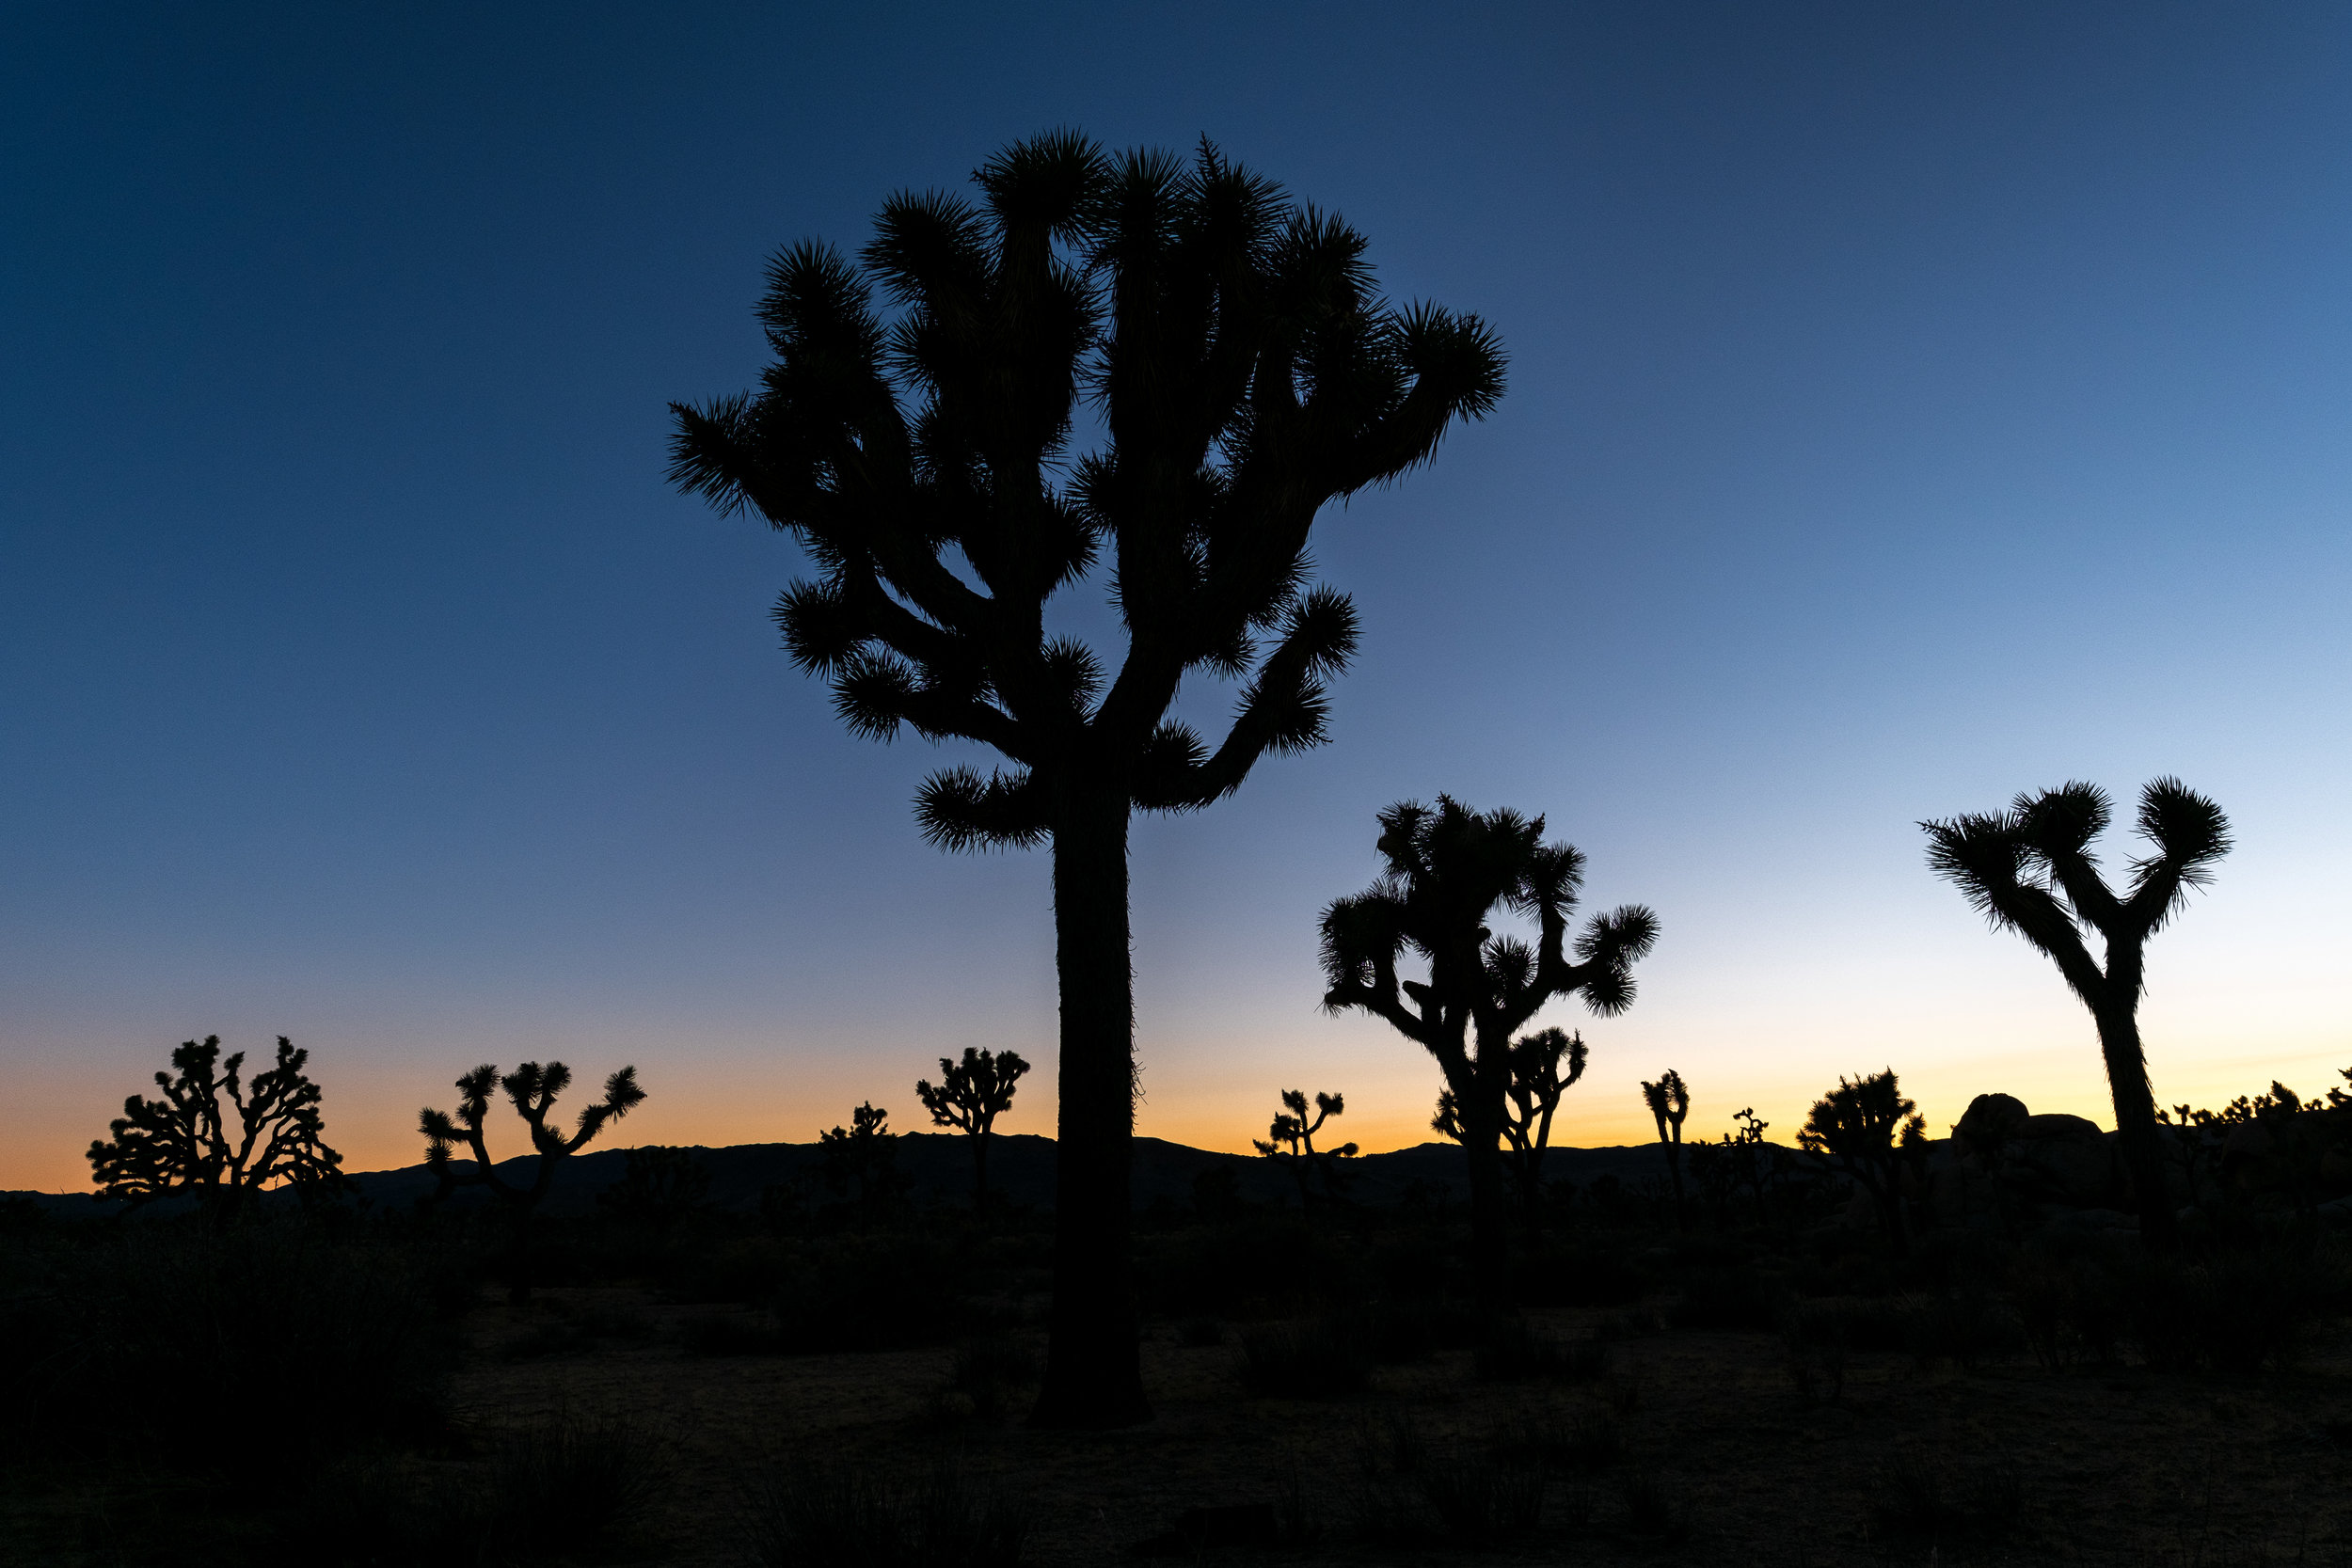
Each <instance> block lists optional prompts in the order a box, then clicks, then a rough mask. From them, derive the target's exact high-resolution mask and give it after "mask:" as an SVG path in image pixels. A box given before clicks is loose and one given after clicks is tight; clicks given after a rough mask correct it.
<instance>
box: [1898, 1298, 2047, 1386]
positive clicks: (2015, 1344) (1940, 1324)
mask: <svg viewBox="0 0 2352 1568" xmlns="http://www.w3.org/2000/svg"><path fill="white" fill-rule="evenodd" d="M1903 1322H1904V1337H1905V1338H1906V1340H1907V1341H1908V1345H1909V1349H1910V1351H1911V1354H1912V1358H1913V1359H1914V1360H1915V1361H1916V1362H1917V1363H1918V1364H1919V1365H1920V1366H1922V1367H1926V1366H1931V1365H1933V1364H1934V1363H1936V1362H1938V1361H1948V1362H1950V1363H1951V1364H1952V1365H1954V1366H1956V1367H1960V1368H1963V1369H1968V1370H1973V1369H1974V1368H1975V1367H1976V1365H1977V1363H1978V1362H1979V1361H1981V1360H1982V1359H1983V1358H1984V1357H1986V1356H1987V1355H1992V1354H1997V1353H2000V1352H2003V1351H2012V1350H2016V1349H2018V1348H2020V1347H2021V1346H2023V1345H2024V1344H2025V1342H2026V1338H2025V1334H2024V1331H2023V1330H2022V1329H2021V1328H2020V1327H2019V1324H2018V1320H2017V1318H2016V1317H2015V1316H2014V1315H2013V1314H2012V1313H2010V1311H2009V1310H2008V1309H2007V1308H2005V1307H2002V1305H2001V1304H2000V1303H1999V1302H1998V1301H1996V1300H1994V1298H1993V1296H1992V1295H1991V1294H1990V1293H1989V1292H1987V1291H1983V1290H1981V1289H1978V1288H1974V1287H1970V1286H1956V1287H1954V1288H1952V1289H1949V1290H1945V1291H1937V1292H1936V1293H1935V1294H1933V1295H1928V1296H1915V1297H1913V1298H1911V1299H1910V1300H1908V1301H1906V1302H1905V1303H1904V1304H1903Z"/></svg>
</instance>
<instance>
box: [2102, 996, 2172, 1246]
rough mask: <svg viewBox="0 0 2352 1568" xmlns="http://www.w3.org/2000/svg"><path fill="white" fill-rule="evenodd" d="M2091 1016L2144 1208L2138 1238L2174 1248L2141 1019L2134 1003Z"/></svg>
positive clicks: (2118, 1130) (2118, 1132)
mask: <svg viewBox="0 0 2352 1568" xmlns="http://www.w3.org/2000/svg"><path fill="white" fill-rule="evenodd" d="M2092 1016H2093V1017H2094V1018H2095V1019H2096V1021H2097V1022H2098V1025H2099V1053H2100V1054H2101V1055H2103V1056H2105V1057H2106V1064H2107V1092H2108V1094H2109V1095H2110V1096H2111V1097H2112V1099H2113V1101H2114V1103H2115V1141H2116V1142H2117V1143H2118V1144H2119V1145H2121V1146H2122V1154H2123V1168H2124V1169H2125V1170H2126V1171H2128V1172H2129V1173H2130V1174H2131V1179H2132V1197H2133V1200H2134V1203H2135V1205H2136V1206H2137V1208H2138V1210H2139V1238H2140V1241H2141V1242H2142V1243H2144V1244H2146V1245H2147V1246H2150V1247H2153V1248H2156V1249H2158V1250H2169V1248H2170V1247H2171V1246H2172V1244H2173V1242H2174V1240H2175V1236H2174V1231H2175V1229H2176V1226H2175V1223H2174V1220H2173V1214H2172V1198H2171V1195H2170V1194H2169V1193H2168V1192H2167V1191H2166V1190H2165V1182H2164V1148H2163V1146H2162V1145H2161V1144H2160V1143H2159V1142H2158V1141H2157V1139H2158V1137H2159V1134H2158V1132H2156V1096H2155V1091H2154V1090H2153V1088H2151V1087H2150V1086H2149V1084H2148V1058H2147V1056H2146V1054H2145V1053H2143V1052H2142V1051H2141V1050H2140V1044H2139V1022H2138V1020H2137V1019H2136V1018H2134V1017H2133V1016H2132V1013H2131V1011H2130V1010H2129V1009H2126V1008H2123V1007H2118V1006H2107V1007H2103V1008H2101V1009H2099V1010H2098V1011H2097V1012H2096V1013H2094V1014H2093V1015H2092Z"/></svg>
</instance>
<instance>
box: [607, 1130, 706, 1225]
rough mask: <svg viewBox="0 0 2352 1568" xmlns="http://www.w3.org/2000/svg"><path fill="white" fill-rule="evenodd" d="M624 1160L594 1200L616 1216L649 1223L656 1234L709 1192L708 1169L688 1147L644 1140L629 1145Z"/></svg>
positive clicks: (694, 1207) (685, 1212)
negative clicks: (625, 1163) (641, 1143)
mask: <svg viewBox="0 0 2352 1568" xmlns="http://www.w3.org/2000/svg"><path fill="white" fill-rule="evenodd" d="M709 1193H710V1172H709V1171H708V1170H707V1168H705V1167H704V1165H703V1163H702V1162H701V1161H700V1160H697V1159H695V1158H694V1154H693V1151H692V1150H691V1149H685V1148H663V1147H662V1146H661V1145H660V1144H646V1145H644V1146H643V1147H642V1148H632V1149H630V1150H629V1151H628V1166H627V1168H626V1169H625V1170H624V1171H623V1172H622V1175H621V1179H620V1180H618V1181H615V1182H614V1183H612V1185H611V1186H610V1187H607V1188H606V1189H605V1190H604V1191H602V1192H600V1193H598V1194H597V1195H596V1203H597V1205H598V1206H599V1207H600V1208H602V1209H603V1210H604V1211H605V1212H608V1213H610V1214H612V1216H613V1217H614V1218H616V1219H623V1220H629V1221H633V1222H635V1223H637V1224H640V1225H644V1226H648V1227H651V1228H652V1230H653V1233H654V1234H655V1235H656V1236H657V1237H661V1238H664V1239H666V1238H667V1237H668V1236H669V1234H670V1232H671V1231H673V1230H675V1229H676V1228H677V1226H678V1222H679V1221H681V1220H683V1219H685V1218H686V1216H687V1215H689V1214H691V1213H692V1212H694V1211H695V1210H697V1209H699V1208H701V1207H702V1203H703V1199H704V1198H705V1197H707V1196H709Z"/></svg>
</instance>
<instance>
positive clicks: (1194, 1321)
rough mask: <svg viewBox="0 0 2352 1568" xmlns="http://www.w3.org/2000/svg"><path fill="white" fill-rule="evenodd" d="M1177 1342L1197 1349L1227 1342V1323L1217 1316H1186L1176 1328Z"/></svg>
mask: <svg viewBox="0 0 2352 1568" xmlns="http://www.w3.org/2000/svg"><path fill="white" fill-rule="evenodd" d="M1176 1342H1177V1343H1178V1344H1182V1345H1190V1346H1191V1347H1192V1348H1193V1349H1195V1350H1206V1349H1207V1348H1208V1347H1210V1346H1211V1345H1221V1344H1223V1343H1224V1342H1225V1325H1224V1324H1223V1323H1219V1322H1218V1321H1217V1320H1216V1319H1215V1318H1208V1317H1200V1318H1186V1319H1185V1320H1184V1322H1183V1323H1180V1324H1178V1325H1177V1328H1176Z"/></svg>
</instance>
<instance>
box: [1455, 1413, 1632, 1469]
mask: <svg viewBox="0 0 2352 1568" xmlns="http://www.w3.org/2000/svg"><path fill="white" fill-rule="evenodd" d="M1488 1442H1489V1443H1490V1445H1491V1446H1492V1447H1493V1448H1494V1449H1495V1450H1496V1451H1497V1452H1498V1453H1501V1454H1502V1455H1504V1456H1505V1457H1508V1458H1514V1459H1521V1460H1529V1461H1534V1462H1537V1463H1540V1464H1544V1465H1553V1466H1557V1467H1560V1468H1565V1469H1574V1470H1602V1469H1606V1468H1608V1467H1609V1466H1610V1465H1614V1464H1616V1463H1618V1462H1619V1461H1620V1460H1622V1459H1624V1458H1625V1429H1624V1427H1623V1426H1622V1425H1620V1424H1619V1423H1618V1421H1617V1418H1615V1417H1614V1416H1612V1415H1610V1414H1608V1413H1606V1412H1587V1413H1583V1414H1579V1415H1574V1416H1571V1415H1567V1414H1565V1413H1564V1412H1562V1411H1557V1410H1548V1411H1541V1412H1538V1413H1535V1414H1534V1415H1528V1416H1521V1417H1518V1418H1516V1419H1513V1420H1509V1421H1505V1422H1504V1423H1503V1424H1502V1425H1501V1426H1499V1427H1497V1428H1496V1429H1495V1431H1494V1433H1493V1435H1492V1436H1491V1437H1490V1438H1489V1439H1488Z"/></svg>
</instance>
